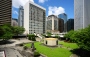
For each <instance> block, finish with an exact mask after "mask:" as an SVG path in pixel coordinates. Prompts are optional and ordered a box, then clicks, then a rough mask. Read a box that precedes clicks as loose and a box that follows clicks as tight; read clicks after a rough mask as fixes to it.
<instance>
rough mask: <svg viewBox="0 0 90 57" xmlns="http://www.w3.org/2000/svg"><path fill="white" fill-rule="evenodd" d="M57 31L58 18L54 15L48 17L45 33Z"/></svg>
mask: <svg viewBox="0 0 90 57" xmlns="http://www.w3.org/2000/svg"><path fill="white" fill-rule="evenodd" d="M57 31H58V18H57V16H55V15H50V16H48V17H47V32H52V33H53V32H57Z"/></svg>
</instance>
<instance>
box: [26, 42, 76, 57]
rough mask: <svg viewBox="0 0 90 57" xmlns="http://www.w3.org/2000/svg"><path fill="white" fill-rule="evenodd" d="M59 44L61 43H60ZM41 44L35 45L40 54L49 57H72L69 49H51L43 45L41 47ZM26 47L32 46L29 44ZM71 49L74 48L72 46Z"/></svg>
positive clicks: (36, 43)
mask: <svg viewBox="0 0 90 57" xmlns="http://www.w3.org/2000/svg"><path fill="white" fill-rule="evenodd" d="M59 43H61V42H59ZM62 43H63V42H62ZM40 44H41V43H40V42H35V43H34V45H35V47H36V50H37V51H38V52H40V53H42V54H44V55H46V56H47V57H70V55H71V52H70V50H68V49H64V48H59V47H57V48H50V47H46V46H43V45H40ZM67 44H68V43H67ZM67 44H66V43H65V45H66V46H68V45H67ZM72 45H75V44H72ZM25 46H28V47H30V46H31V44H30V43H27V44H25ZM70 47H72V46H70ZM72 48H74V47H72ZM75 48H76V46H75Z"/></svg>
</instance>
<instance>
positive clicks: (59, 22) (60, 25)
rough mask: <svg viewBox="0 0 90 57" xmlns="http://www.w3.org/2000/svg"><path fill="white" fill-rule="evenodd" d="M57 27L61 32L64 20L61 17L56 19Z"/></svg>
mask: <svg viewBox="0 0 90 57" xmlns="http://www.w3.org/2000/svg"><path fill="white" fill-rule="evenodd" d="M58 29H59V32H60V33H62V32H63V31H64V20H63V19H60V18H59V19H58Z"/></svg>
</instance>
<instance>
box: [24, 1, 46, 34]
mask: <svg viewBox="0 0 90 57" xmlns="http://www.w3.org/2000/svg"><path fill="white" fill-rule="evenodd" d="M45 12H46V9H45V8H43V7H41V6H39V5H37V4H35V3H33V2H30V1H29V2H27V3H26V4H25V6H24V28H25V30H26V31H25V34H33V33H36V34H43V33H45V21H46V18H45V17H46V13H45Z"/></svg>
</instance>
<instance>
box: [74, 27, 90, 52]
mask: <svg viewBox="0 0 90 57" xmlns="http://www.w3.org/2000/svg"><path fill="white" fill-rule="evenodd" d="M75 37H76V39H77V44H78V45H79V46H80V47H81V48H83V49H85V50H88V51H90V26H88V27H87V28H85V29H81V30H79V32H78V33H77V34H76V35H75Z"/></svg>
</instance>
